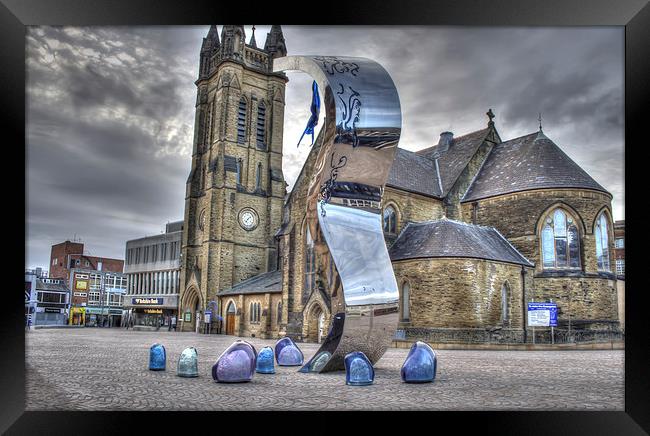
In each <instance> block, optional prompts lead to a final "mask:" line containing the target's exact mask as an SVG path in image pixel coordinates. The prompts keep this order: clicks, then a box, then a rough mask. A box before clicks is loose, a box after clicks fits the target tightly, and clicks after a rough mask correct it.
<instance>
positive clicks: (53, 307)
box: [25, 268, 70, 326]
mask: <svg viewBox="0 0 650 436" xmlns="http://www.w3.org/2000/svg"><path fill="white" fill-rule="evenodd" d="M37 270H40V271H36V270H28V271H25V323H26V325H27V326H43V325H65V324H67V322H68V313H69V310H70V290H69V289H68V287H67V286H66V283H65V280H63V279H54V278H48V277H46V276H47V272H43V271H42V270H41V269H40V268H37Z"/></svg>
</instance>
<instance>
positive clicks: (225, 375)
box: [212, 340, 257, 383]
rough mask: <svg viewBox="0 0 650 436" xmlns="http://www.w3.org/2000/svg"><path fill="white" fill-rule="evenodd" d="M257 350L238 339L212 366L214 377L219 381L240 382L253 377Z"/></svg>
mask: <svg viewBox="0 0 650 436" xmlns="http://www.w3.org/2000/svg"><path fill="white" fill-rule="evenodd" d="M256 361H257V352H256V351H255V348H254V347H253V346H252V345H251V344H249V343H248V342H246V341H242V340H237V341H235V342H233V343H232V345H231V346H230V347H228V348H226V351H224V352H223V353H221V356H219V358H218V359H217V362H216V363H215V364H214V365H213V366H212V378H213V379H214V381H216V382H219V383H240V382H248V381H251V380H252V379H253V374H255V365H256Z"/></svg>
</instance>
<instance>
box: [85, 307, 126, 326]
mask: <svg viewBox="0 0 650 436" xmlns="http://www.w3.org/2000/svg"><path fill="white" fill-rule="evenodd" d="M121 325H122V309H112V308H108V307H103V308H102V307H87V308H86V327H120V326H121Z"/></svg>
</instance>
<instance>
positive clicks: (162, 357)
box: [149, 344, 167, 371]
mask: <svg viewBox="0 0 650 436" xmlns="http://www.w3.org/2000/svg"><path fill="white" fill-rule="evenodd" d="M166 365H167V353H165V347H164V346H163V345H162V344H153V345H152V346H151V348H149V369H150V370H151V371H164V370H165V366H166Z"/></svg>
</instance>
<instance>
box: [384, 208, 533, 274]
mask: <svg viewBox="0 0 650 436" xmlns="http://www.w3.org/2000/svg"><path fill="white" fill-rule="evenodd" d="M388 252H389V254H390V258H391V260H392V261H396V260H406V259H419V258H432V257H464V258H474V259H486V260H494V261H499V262H507V263H515V264H519V265H525V266H530V267H532V266H533V264H532V263H531V262H530V261H529V260H528V259H526V258H525V257H524V256H523V255H522V254H521V253H519V251H517V249H516V248H514V247H513V246H512V245H511V244H510V243H509V242H508V241H507V240H506V239H505V238H504V237H503V236H502V235H501V233H499V231H498V230H496V229H495V228H493V227H484V226H477V225H473V224H467V223H463V222H460V221H453V220H448V219H441V220H437V221H427V222H422V223H408V224H407V225H406V227H405V228H404V230H402V232H401V233H400V235H399V237H398V238H397V240H396V241H395V243H394V244H393V245H392V246H391V247H390V249H389V250H388Z"/></svg>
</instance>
